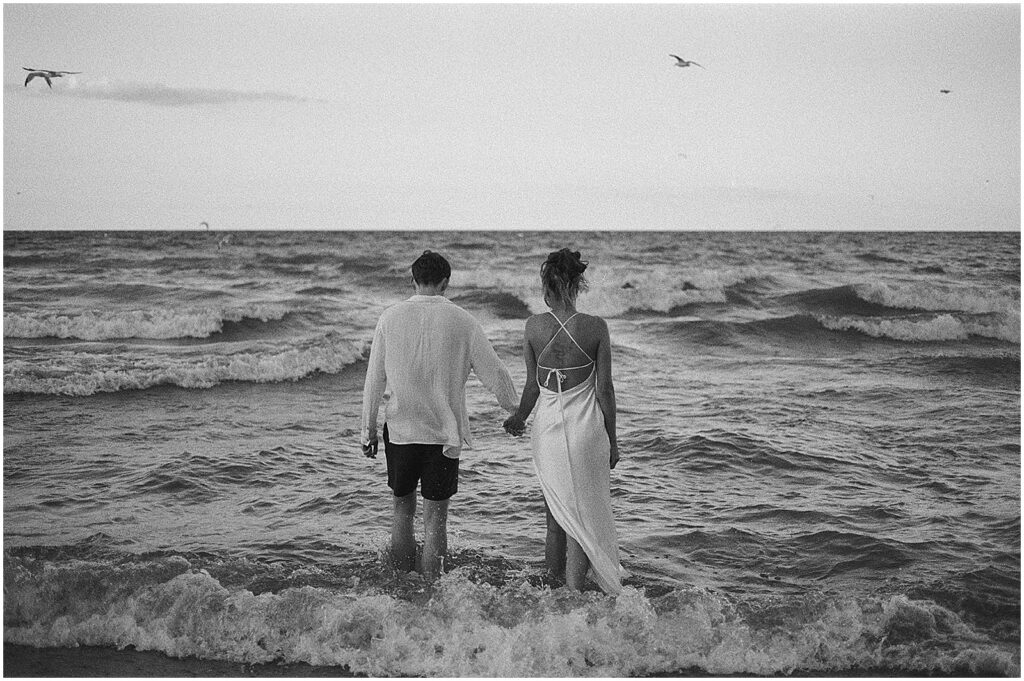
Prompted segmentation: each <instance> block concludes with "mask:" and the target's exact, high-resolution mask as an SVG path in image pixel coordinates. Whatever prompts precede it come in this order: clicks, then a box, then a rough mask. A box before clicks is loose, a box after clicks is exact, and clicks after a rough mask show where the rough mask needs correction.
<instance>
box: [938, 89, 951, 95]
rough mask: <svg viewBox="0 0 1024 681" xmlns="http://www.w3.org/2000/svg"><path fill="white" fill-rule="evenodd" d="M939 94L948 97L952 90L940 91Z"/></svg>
mask: <svg viewBox="0 0 1024 681" xmlns="http://www.w3.org/2000/svg"><path fill="white" fill-rule="evenodd" d="M939 92H941V93H942V94H944V95H948V94H949V93H950V92H952V90H939Z"/></svg>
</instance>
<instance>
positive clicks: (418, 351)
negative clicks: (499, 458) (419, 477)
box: [362, 295, 518, 459]
mask: <svg viewBox="0 0 1024 681" xmlns="http://www.w3.org/2000/svg"><path fill="white" fill-rule="evenodd" d="M471 369H472V370H473V372H474V373H476V375H477V378H479V379H480V382H481V383H483V384H484V386H485V387H486V388H487V389H488V390H490V391H491V392H492V393H493V394H494V396H495V397H497V398H498V404H500V405H501V406H502V407H503V408H504V409H505V410H506V411H508V412H514V411H515V410H516V409H517V408H518V401H517V397H516V391H515V387H514V386H513V385H512V377H511V376H510V375H509V373H508V369H506V368H505V365H504V364H503V363H502V362H501V360H500V359H499V358H498V354H497V353H496V352H495V351H494V348H493V347H491V344H490V341H488V340H487V336H486V335H484V330H483V327H482V326H481V325H480V322H478V321H477V320H476V319H475V318H474V317H473V316H472V315H471V314H469V313H468V312H466V311H465V310H463V309H462V308H461V307H459V306H458V305H456V304H455V303H453V302H451V301H450V300H448V299H447V298H445V297H444V296H440V295H436V296H424V295H414V296H412V297H411V298H409V299H408V300H405V301H402V302H400V303H396V304H395V305H392V306H391V307H389V308H387V309H386V310H384V313H383V314H381V316H380V320H379V321H378V322H377V329H376V331H375V332H374V334H373V345H372V346H371V348H370V360H369V363H368V366H367V367H366V383H365V384H364V386H363V422H362V441H363V444H366V443H367V442H368V441H369V440H370V437H371V435H374V434H376V432H377V412H378V410H379V409H380V404H381V400H382V399H383V397H384V393H385V387H386V388H387V393H388V399H387V404H386V407H385V419H384V420H385V422H386V423H387V424H388V439H389V440H390V441H391V442H394V443H395V444H443V445H444V453H445V456H448V457H450V458H453V459H457V458H459V453H460V451H461V448H462V445H463V444H465V445H466V447H467V448H470V447H472V438H471V436H470V432H469V419H468V417H467V416H466V380H467V379H468V378H469V372H470V370H471Z"/></svg>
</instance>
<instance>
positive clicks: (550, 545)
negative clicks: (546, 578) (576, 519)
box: [544, 502, 565, 579]
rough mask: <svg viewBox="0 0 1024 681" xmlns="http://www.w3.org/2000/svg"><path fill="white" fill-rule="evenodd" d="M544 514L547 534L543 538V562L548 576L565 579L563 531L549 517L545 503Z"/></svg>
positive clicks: (548, 509) (552, 518)
mask: <svg viewBox="0 0 1024 681" xmlns="http://www.w3.org/2000/svg"><path fill="white" fill-rule="evenodd" d="M544 513H545V515H547V522H548V533H547V536H546V537H545V538H544V562H545V563H546V564H547V567H548V574H549V575H551V576H552V577H554V578H555V579H565V530H563V529H562V526H561V525H559V524H558V521H557V520H555V517H554V516H553V515H551V509H550V508H548V505H547V502H544Z"/></svg>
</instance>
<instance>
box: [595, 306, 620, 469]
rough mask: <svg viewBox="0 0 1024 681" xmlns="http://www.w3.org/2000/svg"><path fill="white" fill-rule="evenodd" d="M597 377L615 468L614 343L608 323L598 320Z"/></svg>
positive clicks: (610, 462)
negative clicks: (609, 332)
mask: <svg viewBox="0 0 1024 681" xmlns="http://www.w3.org/2000/svg"><path fill="white" fill-rule="evenodd" d="M597 321H598V330H599V334H600V335H599V337H598V344H597V377H596V385H595V390H596V391H597V403H598V405H599V406H600V407H601V413H602V414H604V428H605V430H606V431H607V432H608V441H609V442H610V443H611V454H610V457H609V464H610V466H611V467H612V468H615V464H617V463H618V462H619V442H618V440H617V439H616V435H615V385H614V383H613V382H612V341H611V336H610V335H609V334H608V323H607V322H605V321H604V320H603V319H601V318H598V319H597Z"/></svg>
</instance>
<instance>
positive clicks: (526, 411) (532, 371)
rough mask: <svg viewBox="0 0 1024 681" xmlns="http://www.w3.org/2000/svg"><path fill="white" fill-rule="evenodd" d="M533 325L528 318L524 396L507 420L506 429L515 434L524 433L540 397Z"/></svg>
mask: <svg viewBox="0 0 1024 681" xmlns="http://www.w3.org/2000/svg"><path fill="white" fill-rule="evenodd" d="M531 327H532V324H530V321H529V320H528V321H527V322H526V331H525V332H524V334H523V360H524V361H525V362H526V385H524V386H523V396H522V398H521V399H520V400H519V409H517V410H516V413H514V414H513V415H512V416H510V417H509V418H508V420H506V421H505V430H507V431H508V432H510V433H512V434H513V435H522V434H523V431H524V430H525V428H526V419H527V418H529V416H530V414H531V413H532V412H533V408H534V407H535V406H536V405H537V398H538V397H540V387H539V386H538V385H537V355H536V354H535V353H534V350H533V345H532V344H531V343H530V335H531V331H532V328H531Z"/></svg>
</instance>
